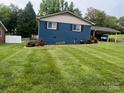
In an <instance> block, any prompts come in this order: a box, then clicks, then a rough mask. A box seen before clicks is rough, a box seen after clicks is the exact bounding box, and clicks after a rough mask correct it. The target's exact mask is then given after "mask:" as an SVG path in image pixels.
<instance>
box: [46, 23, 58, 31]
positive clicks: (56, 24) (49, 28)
mask: <svg viewBox="0 0 124 93" xmlns="http://www.w3.org/2000/svg"><path fill="white" fill-rule="evenodd" d="M51 23H55V24H56V27H55V28H50V27H49V26H48V24H49V22H47V29H53V30H56V29H57V22H51Z"/></svg>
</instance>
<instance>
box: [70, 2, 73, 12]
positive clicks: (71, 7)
mask: <svg viewBox="0 0 124 93" xmlns="http://www.w3.org/2000/svg"><path fill="white" fill-rule="evenodd" d="M69 11H71V12H74V3H73V2H71V3H70V5H69Z"/></svg>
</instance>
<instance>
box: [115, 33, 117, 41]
mask: <svg viewBox="0 0 124 93" xmlns="http://www.w3.org/2000/svg"><path fill="white" fill-rule="evenodd" d="M115 43H117V33H116V36H115Z"/></svg>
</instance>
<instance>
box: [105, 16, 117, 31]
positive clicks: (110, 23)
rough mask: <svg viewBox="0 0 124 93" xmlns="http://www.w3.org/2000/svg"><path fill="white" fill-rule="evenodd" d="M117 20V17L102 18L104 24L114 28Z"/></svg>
mask: <svg viewBox="0 0 124 93" xmlns="http://www.w3.org/2000/svg"><path fill="white" fill-rule="evenodd" d="M117 22H118V19H117V18H116V17H114V16H106V18H105V20H104V26H106V27H110V28H115V29H116V27H117Z"/></svg>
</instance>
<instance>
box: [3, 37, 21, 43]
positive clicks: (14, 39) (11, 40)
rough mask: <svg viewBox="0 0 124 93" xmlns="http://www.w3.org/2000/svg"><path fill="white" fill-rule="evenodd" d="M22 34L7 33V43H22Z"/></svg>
mask: <svg viewBox="0 0 124 93" xmlns="http://www.w3.org/2000/svg"><path fill="white" fill-rule="evenodd" d="M21 39H22V38H21V36H14V35H6V37H5V41H6V43H21V42H22V40H21Z"/></svg>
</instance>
